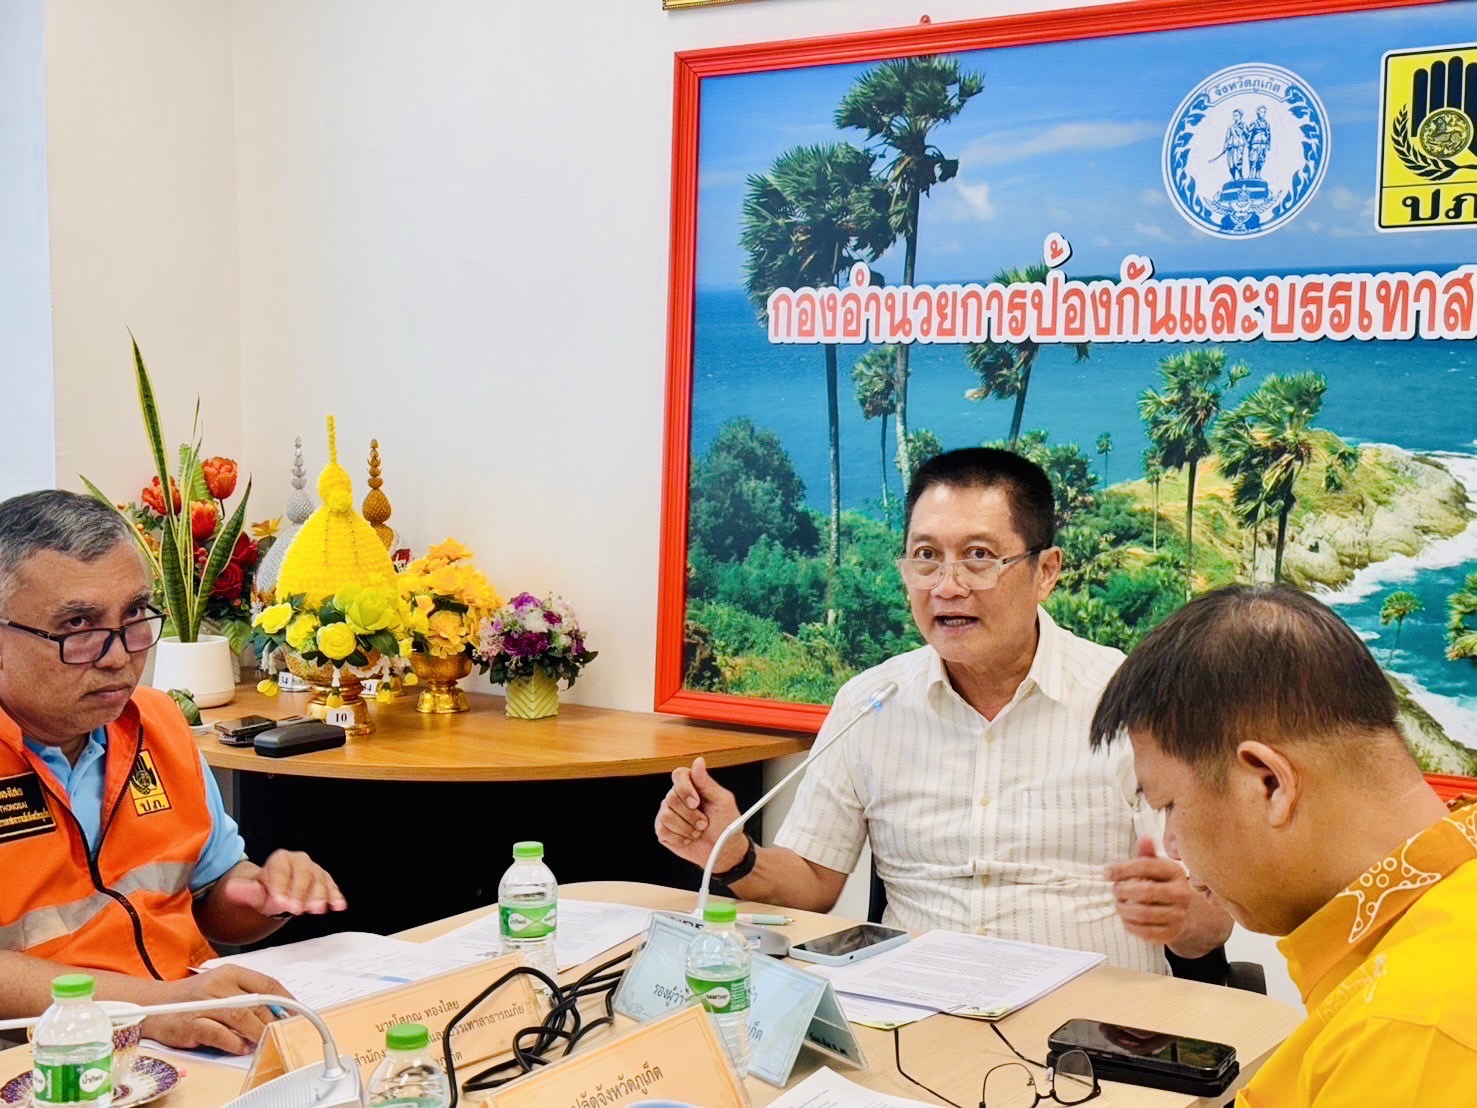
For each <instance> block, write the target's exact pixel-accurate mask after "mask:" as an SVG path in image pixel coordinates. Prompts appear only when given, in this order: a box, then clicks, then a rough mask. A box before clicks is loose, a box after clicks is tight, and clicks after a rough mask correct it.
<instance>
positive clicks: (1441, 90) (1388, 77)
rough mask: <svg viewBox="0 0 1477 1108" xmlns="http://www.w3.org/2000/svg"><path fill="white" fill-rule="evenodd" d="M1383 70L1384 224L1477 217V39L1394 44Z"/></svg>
mask: <svg viewBox="0 0 1477 1108" xmlns="http://www.w3.org/2000/svg"><path fill="white" fill-rule="evenodd" d="M1380 77H1381V80H1380V123H1381V134H1380V155H1379V167H1380V168H1379V203H1378V205H1377V207H1376V215H1375V224H1376V226H1378V227H1379V229H1380V230H1382V231H1409V230H1430V229H1432V228H1437V227H1472V226H1474V225H1477V43H1472V44H1468V45H1466V46H1436V47H1428V48H1426V49H1423V50H1392V51H1391V52H1390V53H1388V54H1386V55H1385V56H1384V59H1383V61H1382V63H1381V72H1380Z"/></svg>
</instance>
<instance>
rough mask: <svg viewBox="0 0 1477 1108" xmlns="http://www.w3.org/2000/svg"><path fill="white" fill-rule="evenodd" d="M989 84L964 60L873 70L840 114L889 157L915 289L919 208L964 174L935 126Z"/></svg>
mask: <svg viewBox="0 0 1477 1108" xmlns="http://www.w3.org/2000/svg"><path fill="white" fill-rule="evenodd" d="M984 87H985V79H984V77H982V76H981V75H979V74H977V73H967V72H965V71H964V69H963V67H962V66H961V65H960V63H959V61H958V59H957V58H944V57H923V58H899V59H894V60H892V61H887V62H883V63H882V64H881V65H879V66H877V67H876V68H875V69H869V70H867V72H865V73H863V74H862V75H861V76H860V77H858V78H857V79H856V81H855V82H854V83H853V84H852V86H851V88H849V89H848V90H847V92H846V95H845V96H843V97H842V98H841V104H840V106H839V107H837V109H836V126H838V127H855V128H856V129H858V130H860V131H864V132H865V133H866V136H867V140H868V141H869V142H871V143H873V144H874V145H873V147H872V149H873V151H874V152H875V153H877V154H879V155H881V156H882V157H884V158H886V159H887V163H886V165H885V167H884V169H883V176H884V178H885V180H886V182H887V187H888V191H889V193H890V196H891V216H890V218H891V221H892V229H893V233H894V235H896V236H901V237H902V239H903V242H904V244H905V250H904V255H903V284H905V285H911V284H912V283H913V278H914V275H915V273H916V268H917V262H918V211H919V208H920V206H921V204H920V202H921V200H922V198H923V197H924V196H927V195H928V191H929V190H930V189H931V188H933V186H934V185H936V184H941V183H942V182H944V181H947V180H949V179H951V178H952V177H954V175H955V174H957V173H958V172H959V160H958V159H957V158H946V157H945V156H944V153H943V151H942V150H940V149H939V148H938V147H937V146H935V145H933V144H932V143H930V142H929V134H930V132H932V131H933V129H934V128H935V127H938V126H941V125H943V124H945V123H948V122H949V121H950V120H951V119H953V118H954V117H955V116H957V115H958V114H959V113H960V112H961V111H963V110H964V105H965V104H967V103H968V102H969V101H970V100H971V99H972V98H973V97H975V96H977V95H979V93H980V92H981V91H983V90H984ZM908 361H909V348H908V346H907V344H903V346H902V347H900V348H899V350H898V357H897V366H896V377H897V411H896V414H895V422H896V425H897V455H898V469H899V470H901V471H902V475H903V486H904V487H905V488H906V487H907V485H908V482H909V481H911V480H912V478H913V469H912V463H911V461H910V451H909V449H908Z"/></svg>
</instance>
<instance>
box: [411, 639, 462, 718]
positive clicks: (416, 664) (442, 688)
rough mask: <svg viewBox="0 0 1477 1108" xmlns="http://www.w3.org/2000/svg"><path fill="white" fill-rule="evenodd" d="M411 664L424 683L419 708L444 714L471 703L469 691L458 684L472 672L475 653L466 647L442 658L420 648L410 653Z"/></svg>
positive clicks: (419, 710) (417, 704) (430, 712)
mask: <svg viewBox="0 0 1477 1108" xmlns="http://www.w3.org/2000/svg"><path fill="white" fill-rule="evenodd" d="M410 668H411V670H412V671H414V673H415V675H416V676H417V677H419V678H420V681H421V685H422V686H423V687H422V688H421V691H420V695H419V696H418V697H416V701H415V710H416V711H417V712H424V713H425V714H426V715H432V716H444V715H451V714H452V713H453V712H465V711H466V710H467V709H468V708H470V707H471V705H470V704H468V703H467V694H466V693H464V692H462V690H461V689H460V688H459V687H458V686H457V682H458V681H460V680H461V679H462V678H463V677H465V676H467V674H469V673H471V672H472V656H471V655H470V654H468V653H467V652H466V651H463V652H462V653H460V654H456V655H453V656H452V657H450V658H438V657H436V655H434V654H422V653H421V652H420V651H418V650H417V651H415V652H414V653H412V654H411V655H410Z"/></svg>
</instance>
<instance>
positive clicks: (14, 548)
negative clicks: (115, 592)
mask: <svg viewBox="0 0 1477 1108" xmlns="http://www.w3.org/2000/svg"><path fill="white" fill-rule="evenodd" d="M131 541H132V537H131V536H130V534H129V531H128V524H127V522H125V521H124V519H123V517H122V516H120V515H119V514H118V513H117V512H116V511H115V510H114V509H113V508H112V507H110V506H109V505H107V504H104V503H102V502H101V501H99V500H96V499H94V498H93V497H90V496H82V495H81V494H79V493H75V492H67V491H65V490H64V489H40V490H38V491H36V492H27V493H22V494H21V495H20V496H13V497H11V498H10V499H9V500H6V501H4V502H0V604H4V603H5V601H7V600H8V599H9V598H10V590H11V588H12V587H13V586H14V584H15V576H16V571H17V570H18V569H19V568H20V567H21V566H22V565H23V564H24V563H25V561H26V560H27V559H28V558H30V557H31V555H33V554H37V553H39V552H41V551H43V550H54V551H56V552H57V553H58V554H64V555H66V556H67V557H69V558H76V559H77V560H78V561H83V562H95V561H97V560H98V559H99V558H101V557H103V556H104V555H106V554H110V553H112V551H113V550H114V549H115V548H116V547H117V545H118V544H119V543H120V542H131Z"/></svg>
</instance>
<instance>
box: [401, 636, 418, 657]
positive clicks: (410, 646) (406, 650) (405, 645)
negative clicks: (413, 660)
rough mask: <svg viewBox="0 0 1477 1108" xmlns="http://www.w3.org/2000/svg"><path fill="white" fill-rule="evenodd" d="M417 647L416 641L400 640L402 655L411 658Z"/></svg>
mask: <svg viewBox="0 0 1477 1108" xmlns="http://www.w3.org/2000/svg"><path fill="white" fill-rule="evenodd" d="M414 649H415V643H414V641H412V640H411V639H401V640H400V657H402V658H409V657H410V652H411V651H412V650H414Z"/></svg>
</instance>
